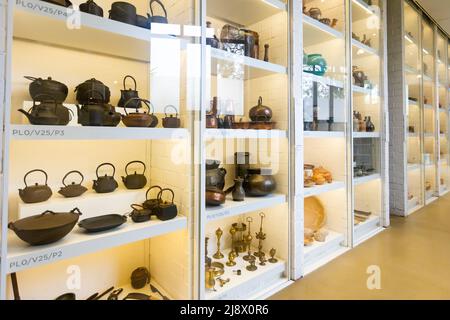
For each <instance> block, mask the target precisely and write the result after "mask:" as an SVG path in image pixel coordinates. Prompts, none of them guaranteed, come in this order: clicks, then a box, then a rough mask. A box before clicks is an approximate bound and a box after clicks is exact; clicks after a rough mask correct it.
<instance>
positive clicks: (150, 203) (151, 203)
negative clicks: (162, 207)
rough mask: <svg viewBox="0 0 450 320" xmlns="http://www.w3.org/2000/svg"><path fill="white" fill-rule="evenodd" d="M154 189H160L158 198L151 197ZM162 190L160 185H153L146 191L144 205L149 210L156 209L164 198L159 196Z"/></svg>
mask: <svg viewBox="0 0 450 320" xmlns="http://www.w3.org/2000/svg"><path fill="white" fill-rule="evenodd" d="M153 189H158V190H159V191H158V193H157V195H156V198H149V193H150V191H152V190H153ZM161 191H162V188H161V187H160V186H151V187H150V188H148V190H147V192H146V193H145V202H144V203H143V204H142V206H143V207H144V208H145V209H149V210H155V208H156V207H157V206H158V205H159V204H160V202H161V201H162V200H160V199H159V198H158V195H159V193H160V192H161Z"/></svg>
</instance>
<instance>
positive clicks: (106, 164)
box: [95, 162, 116, 178]
mask: <svg viewBox="0 0 450 320" xmlns="http://www.w3.org/2000/svg"><path fill="white" fill-rule="evenodd" d="M104 166H110V167H112V168H113V174H112V176H113V177H114V175H115V174H116V167H114V165H113V164H112V163H109V162H105V163H102V164H101V165H99V166H98V167H97V170H96V171H95V174H96V175H97V178H100V177H99V176H98V170H99V169H100V168H101V167H104Z"/></svg>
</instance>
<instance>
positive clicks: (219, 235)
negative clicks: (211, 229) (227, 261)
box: [213, 228, 225, 260]
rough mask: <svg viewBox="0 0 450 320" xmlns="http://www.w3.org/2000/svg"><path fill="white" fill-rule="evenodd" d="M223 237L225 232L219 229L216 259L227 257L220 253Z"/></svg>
mask: <svg viewBox="0 0 450 320" xmlns="http://www.w3.org/2000/svg"><path fill="white" fill-rule="evenodd" d="M222 235H223V231H222V229H220V228H219V229H217V230H216V237H217V252H216V253H215V254H214V255H213V258H214V259H218V260H220V259H223V258H224V257H225V256H224V255H223V253H222V252H220V239H221V238H222Z"/></svg>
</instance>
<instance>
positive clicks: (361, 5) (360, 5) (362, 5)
mask: <svg viewBox="0 0 450 320" xmlns="http://www.w3.org/2000/svg"><path fill="white" fill-rule="evenodd" d="M352 1H353V3H354V4H356V5H358V6H359V7H360V8H361V9H363V10H364V11H366V12H367V14H369V15H372V14H375V12H374V11H373V10H370V9H369V8H368V7H367V6H365V5H364V4H362V3H361V2H360V1H358V0H352Z"/></svg>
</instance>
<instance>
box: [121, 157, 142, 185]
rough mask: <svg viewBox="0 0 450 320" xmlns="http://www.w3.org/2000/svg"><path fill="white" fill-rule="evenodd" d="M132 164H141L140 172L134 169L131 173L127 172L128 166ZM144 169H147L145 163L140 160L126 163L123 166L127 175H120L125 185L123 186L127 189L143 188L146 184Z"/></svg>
mask: <svg viewBox="0 0 450 320" xmlns="http://www.w3.org/2000/svg"><path fill="white" fill-rule="evenodd" d="M132 164H140V165H142V167H143V171H142V173H137V171H135V172H134V173H133V174H129V173H128V167H129V166H130V165H132ZM146 169H147V167H146V166H145V163H144V162H142V161H131V162H130V163H128V164H127V165H126V167H125V174H126V175H127V176H126V177H122V181H123V184H124V185H125V187H127V189H130V190H137V189H142V188H144V187H145V185H146V184H147V178H146V177H145V170H146Z"/></svg>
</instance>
